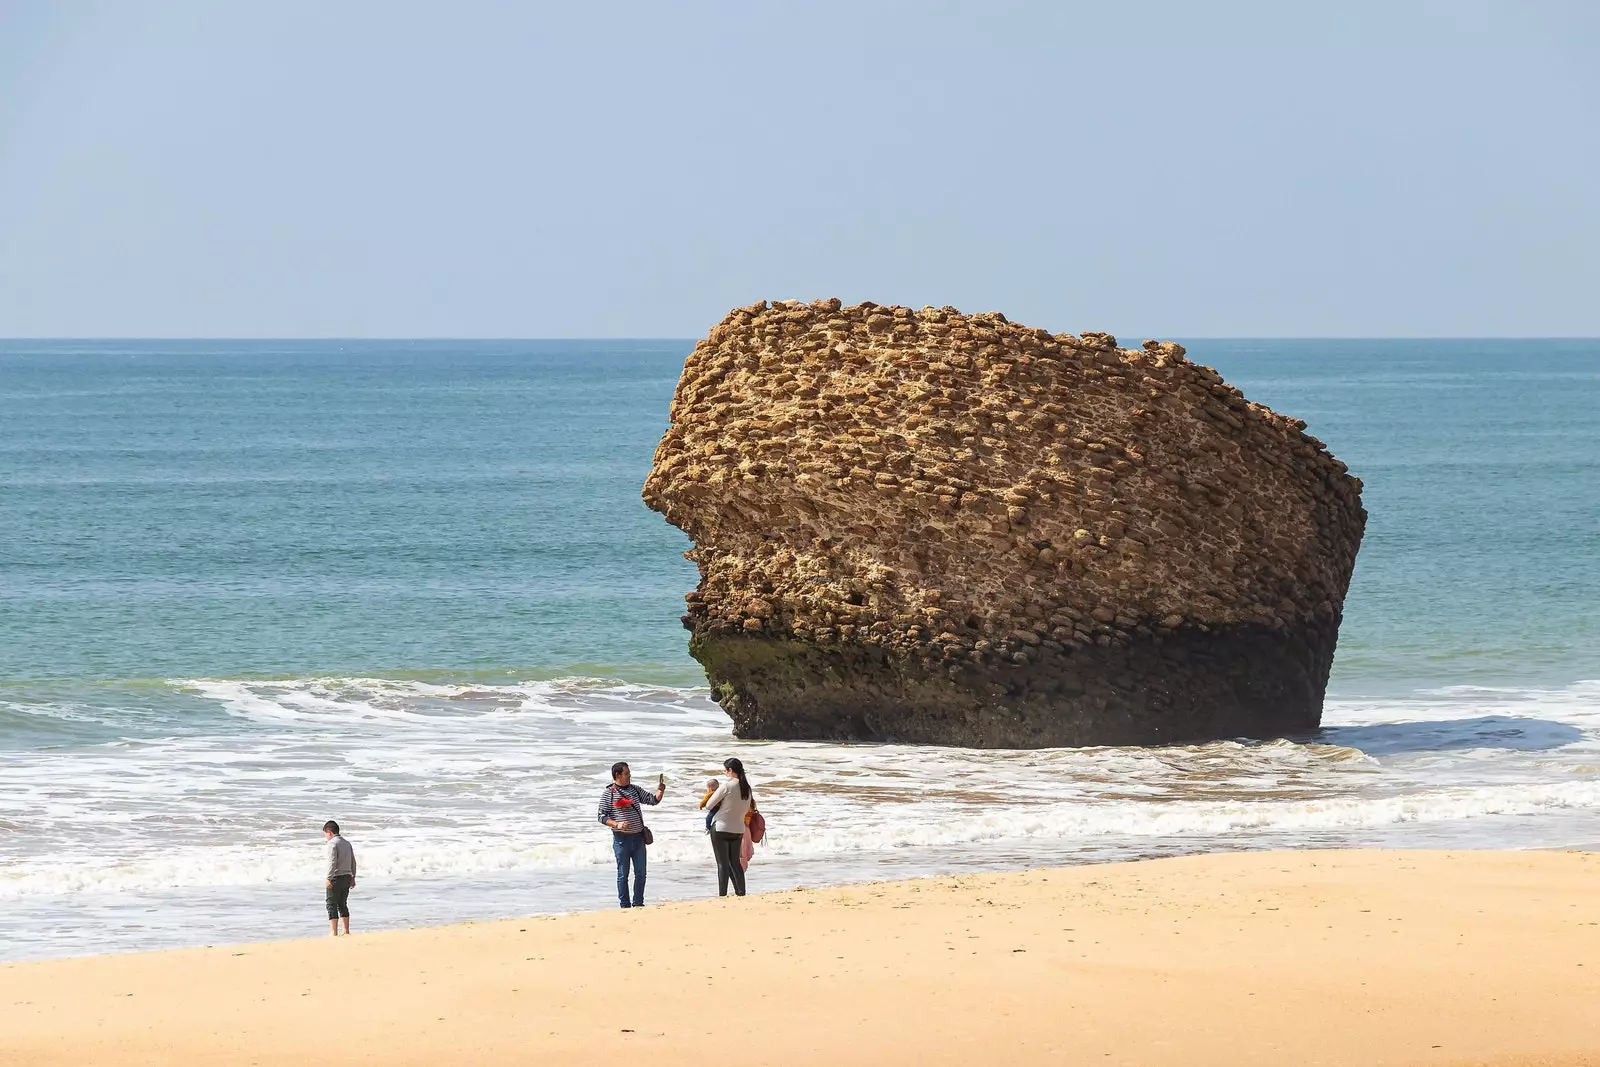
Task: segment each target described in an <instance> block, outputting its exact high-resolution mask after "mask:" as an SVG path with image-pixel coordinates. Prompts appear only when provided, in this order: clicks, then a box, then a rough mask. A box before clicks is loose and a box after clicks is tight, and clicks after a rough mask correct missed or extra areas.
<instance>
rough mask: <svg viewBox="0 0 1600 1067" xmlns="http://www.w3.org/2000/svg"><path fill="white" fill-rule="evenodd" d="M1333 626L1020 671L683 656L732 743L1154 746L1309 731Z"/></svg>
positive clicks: (1113, 649) (721, 638)
mask: <svg viewBox="0 0 1600 1067" xmlns="http://www.w3.org/2000/svg"><path fill="white" fill-rule="evenodd" d="M1338 624H1339V620H1338V619H1337V618H1328V619H1326V620H1323V621H1321V622H1320V624H1319V623H1312V624H1309V625H1302V626H1300V627H1297V628H1288V627H1267V626H1258V625H1251V624H1244V625H1237V626H1231V627H1211V628H1209V629H1207V630H1205V631H1200V630H1195V629H1180V630H1175V631H1171V632H1152V633H1150V634H1149V635H1148V636H1143V637H1140V636H1132V637H1130V638H1127V639H1125V640H1124V641H1123V642H1120V643H1117V644H1114V645H1111V646H1109V647H1102V646H1099V645H1090V646H1087V647H1074V648H1068V649H1063V650H1061V651H1054V650H1051V649H1047V648H1039V649H1035V650H1033V651H1032V652H1031V653H1030V654H1029V659H1028V662H1026V663H998V664H996V663H974V662H968V661H965V660H954V661H939V660H927V661H923V660H912V659H908V658H902V657H897V656H895V655H894V654H892V653H889V652H885V651H884V650H882V649H879V648H876V647H873V646H870V645H819V644H813V643H809V642H805V641H800V640H795V639H790V638H774V637H766V636H761V635H745V634H717V633H711V632H693V635H692V636H691V638H690V644H689V649H690V652H691V653H692V654H693V655H694V657H695V658H696V659H697V660H699V661H700V663H701V664H702V665H703V666H704V667H705V669H706V675H707V677H708V678H709V680H710V682H711V685H712V692H713V695H714V696H715V697H716V699H717V700H718V702H719V703H720V704H721V705H722V707H723V710H725V711H726V712H727V713H728V715H729V716H730V717H731V718H732V719H733V723H734V734H735V735H736V736H738V737H741V738H748V739H768V740H831V741H876V742H902V743H913V744H919V743H920V744H939V745H953V746H960V747H971V748H1039V747H1050V746H1086V745H1160V744H1173V743H1181V742H1189V741H1206V740H1216V739H1221V738H1235V737H1250V738H1268V737H1283V736H1292V735H1295V734H1302V733H1306V732H1308V731H1311V730H1315V729H1316V728H1317V725H1318V722H1319V719H1320V716H1321V711H1322V694H1323V691H1324V689H1325V687H1326V685H1327V679H1328V671H1329V668H1330V667H1331V666H1332V661H1333V648H1334V644H1335V641H1336V639H1337V636H1338ZM692 630H693V627H692Z"/></svg>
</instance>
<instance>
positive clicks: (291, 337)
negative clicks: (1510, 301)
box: [0, 333, 1600, 344]
mask: <svg viewBox="0 0 1600 1067" xmlns="http://www.w3.org/2000/svg"><path fill="white" fill-rule="evenodd" d="M1127 336H1128V337H1133V336H1134V334H1128V335H1127ZM1155 336H1158V337H1165V338H1169V339H1171V338H1179V339H1183V340H1189V341H1600V334H1181V333H1169V334H1157V335H1155ZM700 339H701V338H697V337H687V336H684V337H675V336H669V335H665V334H661V335H645V334H630V335H616V336H599V335H585V336H547V337H534V336H526V337H515V336H503V337H488V336H484V337H477V336H451V335H445V334H438V335H419V336H410V337H407V336H402V335H398V334H397V335H393V336H376V335H374V336H348V337H342V336H335V335H328V336H313V335H310V334H304V335H302V334H283V335H268V334H257V335H248V336H246V335H226V334H214V335H213V334H196V335H191V336H178V335H171V336H166V335H155V334H149V335H143V334H141V335H131V334H130V335H126V336H122V335H115V334H84V335H68V334H58V335H38V336H4V337H0V344H6V343H8V342H14V341H362V342H369V341H481V342H489V341H519V342H520V341H675V342H690V343H692V342H694V341H697V340H700ZM1119 343H1121V342H1120V339H1119Z"/></svg>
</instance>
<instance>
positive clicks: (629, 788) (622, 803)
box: [600, 782, 660, 834]
mask: <svg viewBox="0 0 1600 1067" xmlns="http://www.w3.org/2000/svg"><path fill="white" fill-rule="evenodd" d="M659 803H660V801H659V800H657V799H656V796H655V794H654V793H646V792H645V791H644V790H643V789H640V788H639V787H638V786H636V785H618V784H617V783H616V782H612V783H611V784H610V785H608V786H606V791H605V792H604V793H601V794H600V825H602V826H604V825H605V824H606V823H607V822H608V821H611V820H615V821H616V822H619V823H621V824H622V829H620V830H616V831H615V832H616V833H620V834H637V833H641V832H643V830H644V812H643V811H640V810H639V805H640V804H659Z"/></svg>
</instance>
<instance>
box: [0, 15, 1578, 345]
mask: <svg viewBox="0 0 1600 1067" xmlns="http://www.w3.org/2000/svg"><path fill="white" fill-rule="evenodd" d="M1596 170H1600V8H1596V7H1594V6H1592V5H1587V4H1582V3H1576V2H1561V0H1544V2H1529V3H1515V4H1513V3H1497V2H1474V3H1444V2H1425V0H1418V2H1414V3H1402V4H1384V3H1376V2H1355V3H1351V4H1346V5H1340V6H1339V7H1337V8H1336V9H1306V8H1301V7H1293V6H1283V5H1273V4H1266V3H1243V2H1235V3H1221V4H1216V5H1207V6H1205V7H1193V6H1191V5H1184V4H1179V3H1151V4H1145V5H1139V6H1137V7H1126V8H1115V7H1108V6H1106V5H1096V4H1087V3H1063V4H1051V3H1043V2H1037V0H997V2H994V3H987V4H983V5H976V4H960V3H938V2H927V3H911V2H875V3H874V2H868V3H842V2H818V3H814V4H810V5H807V6H805V7H804V8H796V9H789V8H777V7H766V6H760V7H756V6H746V5H740V4H734V3H710V2H705V3H693V4H687V5H681V6H674V7H672V8H664V7H661V6H659V5H649V4H643V3H621V4H617V5H608V6H606V7H604V8H590V7H582V6H558V5H551V6H544V5H517V6H510V5H507V6H500V5H491V4H481V3H467V4H462V5H456V6H453V7H451V8H450V9H448V10H445V9H441V8H436V7H433V6H431V5H427V4H421V3H411V2H395V3H384V4H378V3H374V2H367V0H350V2H347V3H341V4H337V5H327V4H313V3H308V2H286V3H279V4H271V5H266V4H230V5H212V4H207V3H204V2H200V0H171V2H168V3H163V4H161V5H131V4H116V3H112V2H85V3H80V4H72V5H58V4H51V3H45V2H40V0H9V2H6V3H3V4H0V336H7V337H16V338H75V339H87V338H177V337H192V338H226V339H245V338H271V339H286V338H306V339H335V338H341V339H342V338H350V339H354V338H405V339H415V338H451V339H468V338H551V339H555V338H617V337H645V336H650V337H696V336H700V335H702V334H703V333H704V332H705V331H706V330H708V329H709V328H710V326H711V325H712V324H714V323H715V322H716V321H717V320H718V319H720V318H721V317H722V315H723V314H724V313H725V312H726V311H727V310H728V309H729V308H731V307H735V306H739V305H744V304H749V303H751V302H752V301H754V300H757V299H761V298H763V297H765V298H768V299H782V298H788V297H794V298H799V299H811V298H815V297H818V296H839V297H841V298H842V299H844V300H845V302H846V303H856V302H858V301H860V300H863V299H870V300H873V301H875V302H878V303H883V304H893V303H899V304H908V305H911V306H922V305H923V304H933V305H954V306H956V307H960V308H962V309H963V310H966V311H982V310H1000V311H1003V312H1004V313H1005V314H1006V315H1007V316H1008V317H1009V318H1012V319H1014V320H1016V321H1018V322H1025V323H1028V324H1029V325H1033V326H1040V327H1044V328H1046V329H1049V330H1051V331H1054V332H1074V333H1076V332H1081V331H1084V330H1104V331H1108V332H1111V333H1115V334H1117V335H1118V336H1119V337H1134V336H1135V335H1137V336H1140V337H1185V336H1187V337H1194V338H1200V337H1211V338H1241V337H1249V338H1274V337H1277V338H1290V337H1293V338H1363V337H1370V338H1408V339H1409V338H1446V337H1450V338H1455V337H1461V338H1475V337H1484V338H1502V337H1575V338H1581V337H1592V336H1597V335H1600V301H1597V300H1595V299H1594V298H1593V294H1594V293H1595V292H1600V196H1597V195H1596V193H1595V184H1594V181H1593V179H1592V175H1593V174H1594V173H1595V172H1596Z"/></svg>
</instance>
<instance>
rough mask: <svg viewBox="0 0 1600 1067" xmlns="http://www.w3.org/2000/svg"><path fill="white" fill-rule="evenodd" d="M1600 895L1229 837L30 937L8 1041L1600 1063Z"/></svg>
mask: <svg viewBox="0 0 1600 1067" xmlns="http://www.w3.org/2000/svg"><path fill="white" fill-rule="evenodd" d="M1597 887H1600V853H1588V852H1555V851H1547V852H1541V851H1530V852H1423V851H1410V850H1395V851H1378V850H1352V851H1288V852H1237V853H1222V854H1217V853H1212V854H1205V855H1195V856H1184V857H1177V858H1170V859H1156V860H1142V861H1133V862H1124V863H1107V864H1086V865H1077V866H1071V867H1057V868H1036V869H1032V870H1026V871H1017V872H1010V873H1001V874H974V875H958V876H942V877H933V878H924V879H918V880H914V881H905V882H868V883H857V884H853V885H847V886H840V887H832V888H827V889H806V890H789V891H778V892H772V893H767V894H762V895H757V896H752V897H748V898H745V899H743V900H737V899H730V900H716V899H711V900H696V901H685V902H681V903H670V904H663V905H654V906H651V907H649V908H646V909H644V910H642V911H639V912H631V911H621V910H619V909H611V910H600V911H585V912H572V913H566V914H560V915H541V916H531V917H528V918H521V919H504V920H495V921H489V922H476V923H463V924H456V925H449V926H434V927H418V928H412V929H405V930H391V931H381V932H374V933H364V934H363V933H359V932H358V934H357V936H355V937H354V938H351V939H349V940H344V939H338V940H335V939H333V938H329V937H322V938H310V939H299V940H287V941H268V942H247V943H244V944H239V945H225V946H214V947H208V948H198V949H171V950H161V951H155V952H134V953H125V954H123V953H119V954H112V955H102V956H80V957H70V958H55V959H44V960H32V961H23V962H15V963H5V964H0V1061H3V1062H5V1063H6V1064H8V1065H15V1067H44V1065H52V1067H53V1065H60V1064H90V1063H117V1064H139V1063H148V1064H158V1063H170V1062H177V1061H179V1060H180V1059H190V1060H194V1061H196V1062H207V1063H234V1062H250V1063H257V1064H289V1063H306V1062H315V1063H319V1064H357V1063H384V1064H419V1065H420V1064H457V1063H459V1064H469V1063H471V1064H477V1063H507V1064H510V1063H524V1062H534V1061H542V1060H546V1059H554V1058H559V1059H560V1060H561V1061H563V1062H572V1063H601V1062H606V1061H613V1060H615V1059H617V1058H618V1057H620V1056H628V1057H638V1056H643V1057H645V1058H646V1059H647V1060H649V1062H651V1063H653V1064H663V1065H670V1064H678V1063H685V1064H687V1063H690V1062H694V1063H696V1064H699V1063H701V1062H703V1061H704V1060H705V1059H706V1058H708V1057H713V1058H727V1057H732V1058H736V1059H738V1060H739V1061H740V1062H742V1063H745V1064H810V1063H824V1062H826V1063H829V1064H839V1063H846V1064H855V1063H860V1064H868V1063H873V1064H878V1063H892V1064H899V1063H905V1064H912V1063H916V1064H928V1063H950V1064H957V1063H972V1062H976V1061H979V1060H987V1059H993V1058H998V1057H1001V1056H1004V1057H1005V1058H1006V1060H1007V1061H1008V1062H1009V1063H1021V1064H1034V1063H1038V1064H1046V1063H1049V1064H1062V1063H1066V1064H1078V1063H1083V1064H1088V1063H1097V1064H1128V1065H1134V1064H1138V1065H1155V1064H1174V1065H1176V1064H1184V1065H1211V1064H1215V1065H1217V1067H1223V1065H1225V1064H1228V1065H1232V1064H1258V1063H1259V1064H1263V1065H1265V1064H1274V1065H1277V1064H1287V1063H1320V1064H1373V1065H1377V1064H1388V1065H1409V1064H1418V1065H1421V1064H1445V1065H1463V1067H1464V1065H1466V1064H1480V1065H1482V1064H1493V1065H1496V1067H1533V1065H1535V1064H1543V1065H1547V1067H1579V1065H1600V1027H1596V1026H1595V1025H1594V1024H1593V1022H1592V1017H1593V1005H1594V1003H1595V1002H1596V999H1597V995H1600V921H1597V919H1600V917H1597V916H1596V915H1595V914H1594V903H1593V902H1594V900H1595V891H1596V888H1597ZM201 918H202V919H203V917H201Z"/></svg>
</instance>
